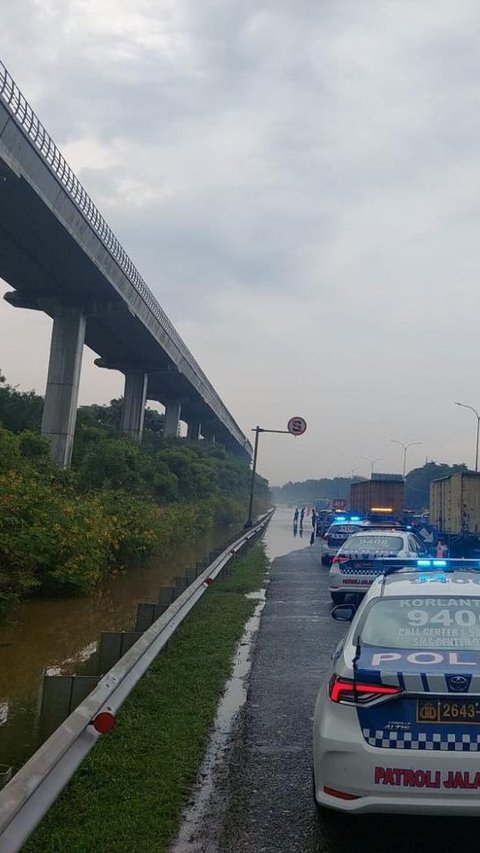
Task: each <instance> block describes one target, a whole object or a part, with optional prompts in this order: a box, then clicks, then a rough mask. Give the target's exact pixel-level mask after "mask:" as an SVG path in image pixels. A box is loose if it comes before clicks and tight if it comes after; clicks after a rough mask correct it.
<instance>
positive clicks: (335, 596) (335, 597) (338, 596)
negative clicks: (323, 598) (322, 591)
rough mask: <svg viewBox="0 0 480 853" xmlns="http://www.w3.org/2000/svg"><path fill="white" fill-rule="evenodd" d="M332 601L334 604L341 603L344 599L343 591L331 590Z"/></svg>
mask: <svg viewBox="0 0 480 853" xmlns="http://www.w3.org/2000/svg"><path fill="white" fill-rule="evenodd" d="M330 595H331V596H332V601H333V603H334V604H343V602H344V601H345V593H344V592H331V593H330Z"/></svg>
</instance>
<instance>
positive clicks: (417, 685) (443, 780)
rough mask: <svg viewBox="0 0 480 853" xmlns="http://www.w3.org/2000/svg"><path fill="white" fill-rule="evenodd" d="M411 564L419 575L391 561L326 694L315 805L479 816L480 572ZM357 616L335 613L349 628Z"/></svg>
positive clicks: (318, 728) (316, 751) (346, 609)
mask: <svg viewBox="0 0 480 853" xmlns="http://www.w3.org/2000/svg"><path fill="white" fill-rule="evenodd" d="M408 562H409V563H413V564H414V565H415V566H417V568H416V570H413V569H410V568H409V569H408V570H405V569H399V568H398V567H399V565H404V564H405V561H383V565H384V567H385V566H386V565H387V564H388V568H387V569H385V572H386V574H385V575H383V576H380V577H378V578H377V579H376V580H375V581H374V583H373V584H372V586H371V587H370V590H369V591H368V592H367V594H366V596H365V598H364V599H363V601H362V603H361V604H360V607H359V609H358V611H357V613H356V615H355V616H354V618H353V622H352V625H351V627H350V629H349V630H348V632H347V635H346V637H345V638H344V640H343V641H342V642H341V643H340V645H339V646H338V647H337V650H336V652H335V654H334V657H333V664H332V671H331V673H330V677H329V678H328V679H327V680H326V682H325V683H324V684H323V686H322V687H321V689H320V691H319V694H318V697H317V702H316V706H315V716H314V732H313V763H314V796H315V801H316V803H317V805H318V806H319V807H327V808H332V809H337V810H341V811H344V812H357V813H364V812H403V813H418V814H438V815H440V814H445V813H446V812H448V814H449V815H455V814H457V815H480V564H479V562H478V561H473V560H449V561H448V560H427V559H423V560H418V561H408ZM472 564H474V565H475V566H476V568H477V571H474V570H473V569H472ZM460 565H461V566H462V567H467V569H465V568H462V569H458V570H457V568H458V566H460ZM452 568H453V569H454V570H452ZM389 572H392V573H391V574H390V573H389ZM393 572H395V573H393ZM353 613H354V608H353V606H352V605H346V604H344V605H341V606H339V607H336V608H334V610H333V615H334V618H336V619H341V620H347V621H349V619H350V618H351V617H352V615H353Z"/></svg>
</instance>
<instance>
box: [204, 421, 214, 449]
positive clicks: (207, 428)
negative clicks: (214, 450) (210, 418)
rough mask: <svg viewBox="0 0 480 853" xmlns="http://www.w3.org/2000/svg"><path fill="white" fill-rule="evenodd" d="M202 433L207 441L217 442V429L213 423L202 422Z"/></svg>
mask: <svg viewBox="0 0 480 853" xmlns="http://www.w3.org/2000/svg"><path fill="white" fill-rule="evenodd" d="M202 435H203V437H204V439H205V441H209V442H211V444H215V430H214V428H213V426H212V425H211V424H202Z"/></svg>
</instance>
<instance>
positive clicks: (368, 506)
mask: <svg viewBox="0 0 480 853" xmlns="http://www.w3.org/2000/svg"><path fill="white" fill-rule="evenodd" d="M404 498H405V481H404V479H403V477H401V476H395V475H392V476H391V478H390V479H385V475H382V479H375V478H372V479H371V480H363V481H362V482H360V483H352V484H351V486H350V512H354V513H356V514H357V515H365V514H367V513H375V512H377V513H379V514H382V515H387V514H388V515H390V514H391V515H392V516H394V515H395V516H398V515H401V514H402V512H403V504H404Z"/></svg>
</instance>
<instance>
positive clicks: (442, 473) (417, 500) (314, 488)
mask: <svg viewBox="0 0 480 853" xmlns="http://www.w3.org/2000/svg"><path fill="white" fill-rule="evenodd" d="M466 470H467V466H466V465H464V464H463V463H461V464H458V465H447V464H445V463H443V462H442V463H437V462H427V463H426V464H425V465H423V466H422V467H421V468H414V469H413V470H412V471H409V472H408V474H407V476H406V478H405V506H406V507H407V508H408V509H413V510H423V509H426V508H428V504H429V499H430V497H429V495H430V483H431V481H432V480H436V479H438V478H439V477H448V476H449V475H450V474H455V473H456V472H457V471H466ZM361 479H362V478H361V477H353V478H350V477H333V479H331V480H329V479H327V478H323V479H320V480H304V481H303V482H299V483H285V485H284V486H280V487H273V488H272V493H273V496H274V498H275V500H276V502H277V503H280V502H283V503H285V502H286V503H295V504H309V503H313V501H314V500H318V499H320V498H326V499H327V500H331V499H332V498H347V500H348V498H349V497H350V485H351V483H358V482H359V481H360V480H361Z"/></svg>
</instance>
